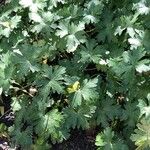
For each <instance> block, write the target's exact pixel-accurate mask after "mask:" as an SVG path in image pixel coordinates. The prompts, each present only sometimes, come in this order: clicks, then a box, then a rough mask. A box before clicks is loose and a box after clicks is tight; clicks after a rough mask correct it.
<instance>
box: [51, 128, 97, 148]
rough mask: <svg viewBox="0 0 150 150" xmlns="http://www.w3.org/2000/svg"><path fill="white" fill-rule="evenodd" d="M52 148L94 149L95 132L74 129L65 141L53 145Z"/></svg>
mask: <svg viewBox="0 0 150 150" xmlns="http://www.w3.org/2000/svg"><path fill="white" fill-rule="evenodd" d="M52 150H96V146H95V134H91V135H89V134H87V133H86V132H85V131H81V130H74V131H72V133H71V136H70V138H69V139H68V140H67V141H64V142H63V143H61V144H55V145H53V147H52Z"/></svg>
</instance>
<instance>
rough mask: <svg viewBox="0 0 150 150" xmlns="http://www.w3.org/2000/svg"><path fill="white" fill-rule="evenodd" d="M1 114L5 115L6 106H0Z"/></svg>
mask: <svg viewBox="0 0 150 150" xmlns="http://www.w3.org/2000/svg"><path fill="white" fill-rule="evenodd" d="M0 114H1V115H4V106H0Z"/></svg>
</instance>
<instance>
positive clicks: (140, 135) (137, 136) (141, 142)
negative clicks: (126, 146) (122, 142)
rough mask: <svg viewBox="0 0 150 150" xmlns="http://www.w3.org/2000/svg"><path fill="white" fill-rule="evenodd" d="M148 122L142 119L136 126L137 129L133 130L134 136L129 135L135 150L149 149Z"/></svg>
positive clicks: (149, 131) (149, 123)
mask: <svg viewBox="0 0 150 150" xmlns="http://www.w3.org/2000/svg"><path fill="white" fill-rule="evenodd" d="M149 128H150V120H149V119H142V120H141V122H140V123H138V124H137V129H135V130H134V132H135V133H134V134H132V135H131V140H132V141H134V142H135V145H136V146H137V150H143V149H146V148H150V130H149Z"/></svg>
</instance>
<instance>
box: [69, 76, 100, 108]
mask: <svg viewBox="0 0 150 150" xmlns="http://www.w3.org/2000/svg"><path fill="white" fill-rule="evenodd" d="M97 83H98V77H97V78H94V79H91V80H87V79H85V80H84V81H83V84H82V85H81V88H79V89H78V90H77V91H76V92H75V93H74V94H73V95H71V104H72V106H73V107H77V106H80V105H81V103H82V102H84V103H86V102H88V101H89V102H90V100H91V101H94V100H95V99H96V98H97V96H98V93H97V91H96V87H97Z"/></svg>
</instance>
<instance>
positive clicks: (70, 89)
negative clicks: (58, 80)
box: [67, 81, 80, 93]
mask: <svg viewBox="0 0 150 150" xmlns="http://www.w3.org/2000/svg"><path fill="white" fill-rule="evenodd" d="M79 88H80V82H79V81H76V82H75V83H74V84H72V85H70V86H69V87H68V88H67V92H68V93H73V92H76V91H77V90H78V89H79Z"/></svg>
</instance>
